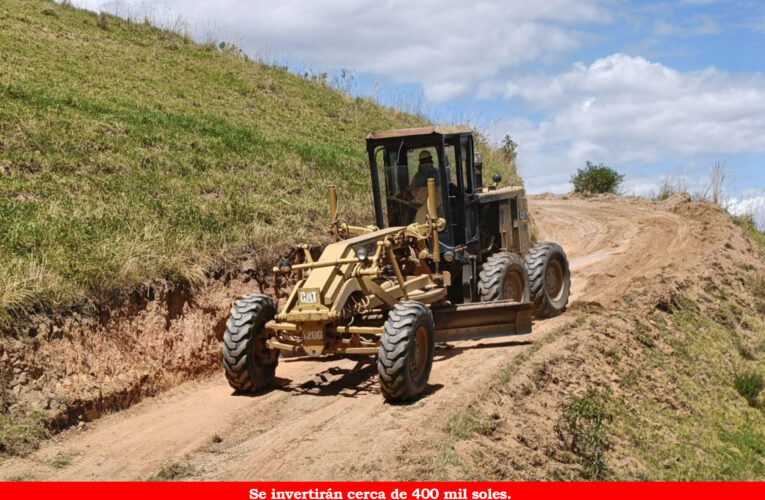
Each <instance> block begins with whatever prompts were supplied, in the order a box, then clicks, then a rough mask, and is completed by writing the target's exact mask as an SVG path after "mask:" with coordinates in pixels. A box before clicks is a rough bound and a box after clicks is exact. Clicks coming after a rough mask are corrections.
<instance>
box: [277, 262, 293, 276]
mask: <svg viewBox="0 0 765 500" xmlns="http://www.w3.org/2000/svg"><path fill="white" fill-rule="evenodd" d="M279 271H281V272H283V273H288V272H290V271H292V262H290V261H288V260H287V259H284V260H282V261H281V262H279Z"/></svg>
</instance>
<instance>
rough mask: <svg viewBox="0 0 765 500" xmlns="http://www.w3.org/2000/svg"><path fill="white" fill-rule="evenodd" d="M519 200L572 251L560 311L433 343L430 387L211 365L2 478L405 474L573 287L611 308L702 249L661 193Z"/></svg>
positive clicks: (14, 462) (354, 368)
mask: <svg viewBox="0 0 765 500" xmlns="http://www.w3.org/2000/svg"><path fill="white" fill-rule="evenodd" d="M530 204H531V208H532V215H533V217H534V219H535V221H536V224H537V226H538V227H539V230H540V240H552V241H557V242H558V243H560V244H561V245H562V246H563V248H564V249H565V250H566V251H567V253H568V255H569V258H570V261H571V268H572V272H573V274H572V291H573V295H572V298H571V303H570V311H569V312H567V313H565V314H564V315H562V316H560V317H558V318H555V319H552V320H547V321H541V322H535V324H534V333H533V334H532V335H529V336H523V337H517V338H511V339H498V340H496V341H486V342H482V341H473V342H458V343H453V344H450V345H448V346H440V347H439V348H438V349H437V351H436V358H435V363H434V365H433V371H432V374H431V377H430V388H429V390H428V394H427V395H426V396H425V397H423V398H422V399H420V400H419V401H417V402H415V403H414V404H412V405H408V406H390V405H387V404H384V403H383V399H382V396H381V395H380V394H379V391H378V388H377V380H376V370H375V367H374V365H373V364H372V363H370V362H366V361H365V362H356V361H353V360H348V359H329V360H323V361H313V360H302V359H298V358H293V359H283V360H282V361H281V362H280V364H279V367H278V369H277V377H278V379H277V388H275V389H273V390H272V391H270V392H268V393H267V394H263V395H259V396H256V397H248V396H234V395H232V392H231V390H230V389H229V387H228V385H227V384H226V381H225V379H224V378H223V374H222V370H221V373H220V375H218V376H215V377H213V378H210V379H205V380H199V381H196V382H191V383H187V384H184V385H181V386H179V387H177V388H175V389H173V390H171V391H168V392H166V393H164V394H163V395H161V396H158V397H155V398H151V399H148V400H145V401H143V402H141V403H139V404H137V405H135V406H134V407H132V408H130V409H128V410H126V411H123V412H120V413H116V414H112V415H109V416H106V417H104V418H102V419H100V420H98V421H95V422H93V423H90V424H87V425H86V426H84V428H81V429H73V430H70V431H67V432H64V433H62V434H61V435H59V436H57V437H56V438H54V439H53V440H51V441H49V442H48V443H46V444H45V445H44V446H43V447H42V448H41V449H40V450H38V451H37V452H36V453H34V454H33V455H31V456H29V457H27V458H23V459H20V458H16V459H8V460H5V461H4V462H2V463H0V479H7V478H10V477H25V478H35V479H42V480H135V479H145V478H147V477H149V476H151V475H152V474H155V473H157V472H158V471H159V470H160V469H162V468H163V466H167V465H168V464H173V463H183V464H185V469H184V470H185V472H186V473H187V474H188V477H190V478H194V479H222V480H332V479H344V480H367V479H393V478H396V477H405V474H402V473H401V471H398V470H397V469H396V463H397V461H396V457H397V456H399V455H400V454H402V453H406V450H407V447H408V446H411V444H412V443H415V442H422V441H423V440H427V439H433V440H437V439H440V438H441V437H442V436H443V430H444V429H445V427H446V425H447V424H446V422H447V418H448V415H449V414H450V412H452V411H454V410H457V409H461V408H463V407H464V406H465V405H467V404H468V402H469V401H470V400H471V399H472V398H473V397H474V396H475V395H476V394H477V393H478V392H479V391H481V390H482V388H484V387H486V385H487V384H488V383H490V381H491V380H492V378H493V377H494V376H495V375H496V373H497V371H498V370H499V369H500V368H501V367H502V366H503V365H504V364H506V363H507V362H508V361H509V360H510V359H512V358H513V357H514V356H516V355H517V354H518V353H520V352H523V350H524V349H526V348H527V347H528V345H530V344H531V343H533V342H534V341H535V340H537V339H539V338H541V337H542V336H543V335H544V334H545V333H547V332H550V331H552V330H553V329H555V328H557V327H559V326H561V325H565V324H567V323H568V322H570V321H572V320H573V319H574V318H575V317H576V315H577V314H578V313H577V311H576V310H577V308H579V307H581V305H582V301H587V302H597V303H599V304H600V305H601V306H602V307H603V308H608V306H609V303H610V302H611V301H612V300H614V299H616V298H618V297H619V296H621V295H622V294H624V293H625V292H626V291H628V290H629V288H630V285H631V283H632V282H634V281H639V280H641V279H644V277H646V276H654V275H656V274H657V273H659V272H661V270H662V268H664V267H665V266H667V265H668V264H670V263H672V264H673V265H675V266H682V265H683V262H685V261H687V259H688V258H689V257H690V256H693V255H698V254H700V253H704V252H705V251H707V250H708V249H709V247H708V246H707V244H705V242H704V240H703V239H702V238H701V237H696V236H694V235H695V234H696V232H694V231H692V227H693V221H692V220H691V219H689V218H687V217H684V216H682V215H678V214H676V213H673V212H672V211H668V210H667V206H666V204H661V205H660V204H654V203H651V202H648V201H639V200H630V199H620V200H619V201H616V202H614V201H583V200H562V199H536V200H532V201H531V203H530ZM657 243H658V244H657ZM62 463H63V465H62ZM56 465H58V467H56Z"/></svg>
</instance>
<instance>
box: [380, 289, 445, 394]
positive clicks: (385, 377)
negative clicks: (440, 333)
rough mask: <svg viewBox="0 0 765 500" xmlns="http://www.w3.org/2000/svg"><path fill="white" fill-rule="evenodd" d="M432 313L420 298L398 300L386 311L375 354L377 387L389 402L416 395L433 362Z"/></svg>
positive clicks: (426, 380) (424, 381)
mask: <svg viewBox="0 0 765 500" xmlns="http://www.w3.org/2000/svg"><path fill="white" fill-rule="evenodd" d="M434 329H435V328H434V325H433V315H432V314H431V312H430V309H429V308H428V307H427V306H425V305H424V304H422V303H420V302H415V301H405V302H399V303H398V304H396V305H395V306H394V307H393V310H392V311H391V312H390V314H389V315H388V320H387V321H386V322H385V326H384V329H383V335H382V340H381V343H380V350H379V352H378V356H377V373H378V375H379V377H380V390H381V391H382V393H383V396H384V397H385V399H386V400H388V401H390V402H401V401H408V400H410V399H413V398H415V397H417V396H418V395H419V394H420V393H422V391H423V390H425V386H426V385H427V383H428V377H429V376H430V369H431V367H432V366H433V350H434V347H435V343H434V334H435V333H434Z"/></svg>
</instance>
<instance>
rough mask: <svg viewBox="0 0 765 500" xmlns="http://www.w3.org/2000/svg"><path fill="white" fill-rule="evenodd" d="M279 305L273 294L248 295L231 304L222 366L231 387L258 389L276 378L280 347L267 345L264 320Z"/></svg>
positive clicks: (272, 315) (270, 316) (272, 313)
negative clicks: (271, 295) (271, 296)
mask: <svg viewBox="0 0 765 500" xmlns="http://www.w3.org/2000/svg"><path fill="white" fill-rule="evenodd" d="M275 314H276V306H275V305H274V301H273V300H271V298H270V297H268V296H266V295H261V294H257V293H254V294H251V295H245V296H244V297H242V298H241V299H239V300H237V301H236V303H235V304H234V307H232V308H231V315H230V316H229V318H228V321H227V322H226V332H225V333H224V334H223V368H225V370H226V379H228V383H229V385H230V386H231V387H233V388H234V389H235V390H236V391H238V392H259V391H262V390H263V389H265V388H267V387H268V386H269V385H270V384H271V381H273V379H274V372H275V370H276V365H277V364H279V351H276V350H271V349H268V348H267V347H266V340H267V339H268V336H267V333H266V329H265V324H266V322H268V321H270V320H272V319H273V317H274V315H275Z"/></svg>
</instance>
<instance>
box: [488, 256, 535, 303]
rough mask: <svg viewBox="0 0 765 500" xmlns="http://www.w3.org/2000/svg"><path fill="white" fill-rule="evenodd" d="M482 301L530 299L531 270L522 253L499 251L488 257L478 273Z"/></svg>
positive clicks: (525, 300) (519, 300) (521, 300)
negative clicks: (529, 270) (527, 266)
mask: <svg viewBox="0 0 765 500" xmlns="http://www.w3.org/2000/svg"><path fill="white" fill-rule="evenodd" d="M478 293H479V294H480V296H481V302H494V301H496V300H514V301H516V302H528V301H529V272H528V270H527V269H526V263H525V262H524V260H523V258H522V257H521V256H520V255H516V254H513V253H510V252H498V253H495V254H494V255H492V256H490V257H489V258H488V259H486V262H484V263H483V266H482V267H481V272H480V274H479V275H478Z"/></svg>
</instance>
